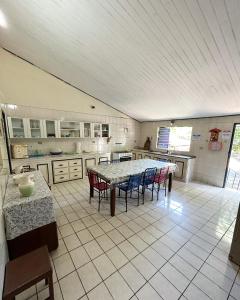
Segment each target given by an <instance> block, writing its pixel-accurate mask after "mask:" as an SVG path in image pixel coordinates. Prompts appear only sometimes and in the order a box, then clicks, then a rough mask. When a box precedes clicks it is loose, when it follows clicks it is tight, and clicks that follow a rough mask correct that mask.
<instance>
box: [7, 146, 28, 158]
mask: <svg viewBox="0 0 240 300" xmlns="http://www.w3.org/2000/svg"><path fill="white" fill-rule="evenodd" d="M11 150H12V158H28V145H24V144H12V145H11Z"/></svg>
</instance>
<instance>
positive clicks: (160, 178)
mask: <svg viewBox="0 0 240 300" xmlns="http://www.w3.org/2000/svg"><path fill="white" fill-rule="evenodd" d="M168 171H169V167H165V168H162V169H160V172H159V173H158V174H156V176H155V182H157V183H165V182H166V181H167V179H168Z"/></svg>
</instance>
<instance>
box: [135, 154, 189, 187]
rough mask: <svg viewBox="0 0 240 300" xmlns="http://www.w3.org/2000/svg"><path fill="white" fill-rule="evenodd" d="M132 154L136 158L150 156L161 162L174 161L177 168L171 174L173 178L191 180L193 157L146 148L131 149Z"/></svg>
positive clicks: (184, 180)
mask: <svg viewBox="0 0 240 300" xmlns="http://www.w3.org/2000/svg"><path fill="white" fill-rule="evenodd" d="M133 155H135V156H136V158H137V159H142V158H145V159H147V158H151V159H155V160H160V161H163V162H172V163H175V164H176V165H177V168H176V171H175V172H174V175H173V176H174V179H176V180H181V181H183V182H189V181H191V180H192V177H193V169H194V163H195V157H192V156H187V155H180V154H179V155H177V154H176V155H175V154H162V153H158V152H150V151H147V150H133Z"/></svg>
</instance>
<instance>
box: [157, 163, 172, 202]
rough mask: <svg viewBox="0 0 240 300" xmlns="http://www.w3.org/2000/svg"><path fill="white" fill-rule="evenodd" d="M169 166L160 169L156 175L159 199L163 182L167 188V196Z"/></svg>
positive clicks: (165, 188)
mask: <svg viewBox="0 0 240 300" xmlns="http://www.w3.org/2000/svg"><path fill="white" fill-rule="evenodd" d="M168 171H169V167H167V168H162V169H160V172H159V173H157V174H156V175H155V179H154V184H157V189H156V190H157V200H158V194H159V191H160V188H161V184H162V185H163V187H164V190H165V197H166V196H167V180H168Z"/></svg>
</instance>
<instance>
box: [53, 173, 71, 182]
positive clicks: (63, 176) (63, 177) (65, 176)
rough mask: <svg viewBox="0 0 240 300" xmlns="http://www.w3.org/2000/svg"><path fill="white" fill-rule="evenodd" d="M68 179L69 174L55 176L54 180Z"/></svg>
mask: <svg viewBox="0 0 240 300" xmlns="http://www.w3.org/2000/svg"><path fill="white" fill-rule="evenodd" d="M67 180H69V175H68V174H63V175H56V176H54V182H62V181H67Z"/></svg>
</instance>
